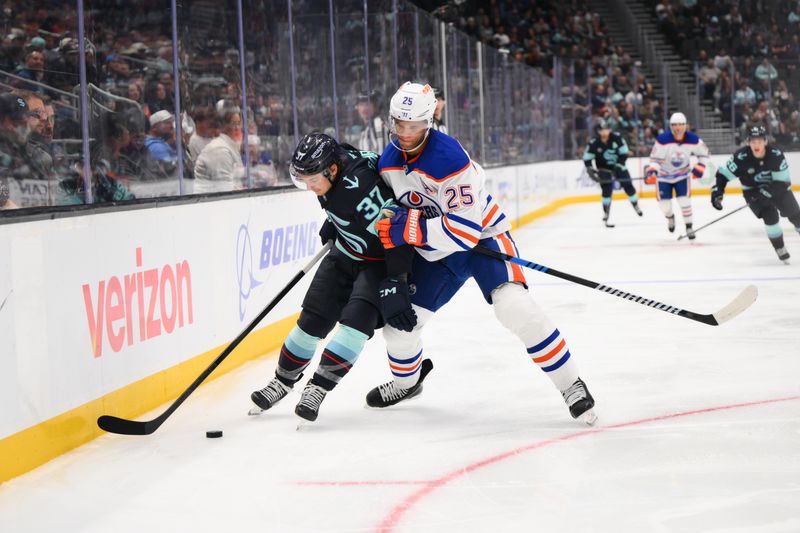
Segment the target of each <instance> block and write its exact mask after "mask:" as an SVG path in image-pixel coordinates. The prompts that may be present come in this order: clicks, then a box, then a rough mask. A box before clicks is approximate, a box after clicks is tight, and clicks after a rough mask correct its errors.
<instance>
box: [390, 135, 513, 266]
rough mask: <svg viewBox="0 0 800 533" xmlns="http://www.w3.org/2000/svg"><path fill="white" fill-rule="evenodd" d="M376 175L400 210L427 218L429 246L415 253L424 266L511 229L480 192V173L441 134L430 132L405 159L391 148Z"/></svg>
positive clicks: (457, 146) (456, 145) (494, 204)
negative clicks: (415, 211)
mask: <svg viewBox="0 0 800 533" xmlns="http://www.w3.org/2000/svg"><path fill="white" fill-rule="evenodd" d="M378 171H379V172H380V174H381V177H382V178H383V180H384V181H385V182H386V183H387V184H388V185H389V186H390V187H391V188H392V190H393V191H394V195H395V197H396V198H397V200H398V201H399V202H400V203H401V204H402V205H403V206H405V207H408V208H413V209H419V210H420V211H422V216H423V217H424V218H426V219H427V229H428V242H427V243H426V245H424V246H420V247H417V251H418V252H419V253H420V254H422V256H423V257H424V258H425V259H427V260H428V261H436V260H438V259H441V258H443V257H446V256H448V255H450V254H451V253H453V252H461V251H466V250H470V249H472V247H473V246H475V245H476V244H478V241H479V240H480V239H486V238H488V237H494V236H495V235H498V234H500V233H504V232H506V231H508V230H509V229H510V228H511V225H510V223H509V221H508V219H507V218H506V215H505V214H504V213H503V211H502V209H501V208H500V206H499V205H498V203H497V202H496V201H495V200H494V199H493V198H492V196H491V195H490V194H489V193H488V191H487V190H486V188H485V187H484V179H485V174H484V171H483V168H481V166H480V165H478V164H477V163H476V162H474V161H472V160H471V159H470V158H469V155H468V154H467V152H466V151H465V150H464V149H463V148H462V147H461V145H460V144H459V143H458V141H456V140H455V139H454V138H452V137H450V136H448V135H446V134H444V133H441V132H439V131H436V130H430V135H429V138H428V141H427V143H426V144H425V147H424V148H423V149H422V152H421V153H419V154H418V155H417V156H416V157H414V158H412V159H408V160H407V159H406V155H405V153H404V152H402V151H401V150H398V149H397V148H396V147H395V146H394V145H393V144H391V143H390V144H389V145H388V146H387V147H386V150H384V152H383V155H382V156H381V158H380V161H379V162H378Z"/></svg>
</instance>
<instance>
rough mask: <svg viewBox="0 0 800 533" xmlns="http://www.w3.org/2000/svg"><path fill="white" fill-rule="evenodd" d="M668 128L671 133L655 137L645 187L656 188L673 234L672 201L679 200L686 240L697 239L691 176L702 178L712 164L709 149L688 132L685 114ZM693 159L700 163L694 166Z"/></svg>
mask: <svg viewBox="0 0 800 533" xmlns="http://www.w3.org/2000/svg"><path fill="white" fill-rule="evenodd" d="M669 126H670V131H665V132H664V133H661V134H660V135H659V136H658V137H656V144H655V145H654V146H653V150H652V152H650V163H649V165H648V167H647V176H646V178H645V183H647V184H648V185H653V184H656V198H658V205H659V207H660V208H661V211H662V212H663V213H664V216H665V217H667V229H668V230H669V231H670V232H673V231H675V215H674V214H673V213H672V197H673V195H674V196H675V197H676V198H677V201H678V205H679V206H680V208H681V214H682V215H683V222H684V224H686V236H687V237H689V239H694V238H695V234H694V230H693V229H692V200H691V196H692V184H691V179H690V174H691V177H692V178H695V179H699V178H702V177H703V174H704V173H705V172H706V166H707V165H708V161H709V157H708V148H707V147H706V145H705V143H704V142H703V141H702V139H700V137H698V136H697V134H695V133H694V132H691V131H686V116H685V115H684V114H683V113H673V114H672V116H671V117H670V118H669ZM692 156H694V157H695V158H696V160H697V161H696V163H695V164H694V165H692Z"/></svg>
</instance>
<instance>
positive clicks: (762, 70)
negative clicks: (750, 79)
mask: <svg viewBox="0 0 800 533" xmlns="http://www.w3.org/2000/svg"><path fill="white" fill-rule="evenodd" d="M755 75H756V79H757V80H769V81H773V80H777V79H778V70H777V69H776V68H775V67H774V66H773V65H772V64H771V63H770V62H769V58H768V57H766V56H764V59H762V60H761V64H759V65H758V67H756V72H755Z"/></svg>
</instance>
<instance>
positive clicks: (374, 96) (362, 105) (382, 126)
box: [356, 90, 389, 154]
mask: <svg viewBox="0 0 800 533" xmlns="http://www.w3.org/2000/svg"><path fill="white" fill-rule="evenodd" d="M382 100H383V99H382V96H381V93H380V91H377V90H373V91H371V92H369V93H361V94H359V95H358V101H357V103H356V110H357V111H358V116H359V118H360V119H361V127H362V129H361V133H360V134H359V137H358V147H359V148H360V149H361V150H369V151H370V152H375V153H377V154H381V153H383V149H384V147H385V146H386V141H387V140H388V138H389V132H388V129H387V127H386V123H385V122H384V120H383V118H381V116H380V113H379V112H378V106H380V103H381V101H382Z"/></svg>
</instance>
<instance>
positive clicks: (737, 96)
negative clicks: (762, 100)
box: [733, 80, 756, 106]
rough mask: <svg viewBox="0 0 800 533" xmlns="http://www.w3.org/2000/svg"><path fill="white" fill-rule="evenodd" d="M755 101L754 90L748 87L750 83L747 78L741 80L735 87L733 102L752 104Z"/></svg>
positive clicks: (735, 103) (736, 103)
mask: <svg viewBox="0 0 800 533" xmlns="http://www.w3.org/2000/svg"><path fill="white" fill-rule="evenodd" d="M755 103H756V93H755V91H754V90H753V89H751V88H750V84H749V83H748V82H747V80H742V82H741V85H740V86H739V88H738V89H736V93H734V95H733V104H734V105H737V106H738V105H742V104H749V105H754V104H755Z"/></svg>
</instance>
